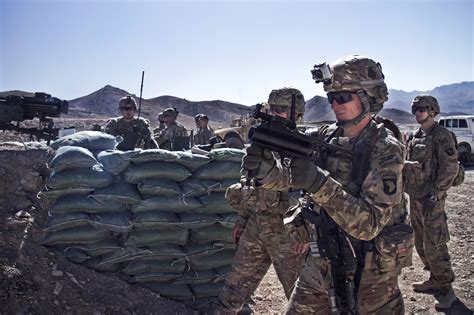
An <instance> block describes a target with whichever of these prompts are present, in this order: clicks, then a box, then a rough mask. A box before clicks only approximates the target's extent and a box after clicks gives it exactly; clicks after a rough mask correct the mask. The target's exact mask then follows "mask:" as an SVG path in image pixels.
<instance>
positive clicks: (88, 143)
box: [51, 131, 123, 152]
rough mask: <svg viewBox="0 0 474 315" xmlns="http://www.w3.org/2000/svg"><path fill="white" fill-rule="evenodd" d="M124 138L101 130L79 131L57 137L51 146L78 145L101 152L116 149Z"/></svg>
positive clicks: (55, 147) (56, 147) (54, 147)
mask: <svg viewBox="0 0 474 315" xmlns="http://www.w3.org/2000/svg"><path fill="white" fill-rule="evenodd" d="M122 140H123V138H122V137H120V136H112V135H109V134H106V133H104V132H100V131H79V132H76V133H73V134H71V135H67V136H64V137H61V138H59V139H57V140H56V141H54V142H53V143H51V148H53V149H55V150H57V149H59V148H60V147H64V146H76V147H82V148H86V149H88V150H89V151H92V152H94V151H96V152H100V151H104V150H113V149H115V147H116V146H117V144H119V143H120V142H121V141H122Z"/></svg>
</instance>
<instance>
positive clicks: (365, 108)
mask: <svg viewBox="0 0 474 315" xmlns="http://www.w3.org/2000/svg"><path fill="white" fill-rule="evenodd" d="M355 93H356V94H357V95H358V96H359V98H360V101H361V103H362V111H361V112H360V114H359V115H357V116H356V117H355V118H352V119H349V120H341V121H337V122H336V126H338V127H343V128H344V127H350V126H355V125H357V124H358V123H360V122H361V121H362V119H364V117H365V116H367V114H368V113H369V112H370V102H369V99H368V98H367V95H366V94H365V92H364V90H357V92H355Z"/></svg>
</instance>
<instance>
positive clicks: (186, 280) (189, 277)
mask: <svg viewBox="0 0 474 315" xmlns="http://www.w3.org/2000/svg"><path fill="white" fill-rule="evenodd" d="M215 277H216V273H215V271H214V270H212V269H211V270H201V271H194V270H192V271H188V272H186V273H184V274H182V275H180V276H179V277H178V278H176V279H174V280H173V281H172V284H173V285H180V284H200V283H209V282H212V281H213V280H214V278H215Z"/></svg>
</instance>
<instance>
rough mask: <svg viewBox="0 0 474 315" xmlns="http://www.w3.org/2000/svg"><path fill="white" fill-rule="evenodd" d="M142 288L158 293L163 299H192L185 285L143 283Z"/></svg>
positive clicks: (191, 294)
mask: <svg viewBox="0 0 474 315" xmlns="http://www.w3.org/2000/svg"><path fill="white" fill-rule="evenodd" d="M142 286H143V287H145V288H147V289H150V290H152V291H154V292H156V293H158V294H159V295H161V296H163V297H165V298H169V299H173V300H179V301H181V300H191V299H193V293H192V292H191V290H190V289H189V287H188V285H186V284H183V285H171V284H170V283H163V282H146V283H143V284H142Z"/></svg>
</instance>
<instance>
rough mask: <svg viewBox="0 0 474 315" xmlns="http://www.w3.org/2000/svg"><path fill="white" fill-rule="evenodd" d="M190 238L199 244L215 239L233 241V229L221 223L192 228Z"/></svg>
mask: <svg viewBox="0 0 474 315" xmlns="http://www.w3.org/2000/svg"><path fill="white" fill-rule="evenodd" d="M189 240H190V241H191V242H194V243H198V244H205V243H209V242H214V241H223V242H229V243H230V242H232V229H228V228H226V227H223V226H222V225H220V224H219V223H216V224H214V225H212V226H206V227H204V228H199V229H194V230H191V234H190V236H189Z"/></svg>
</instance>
